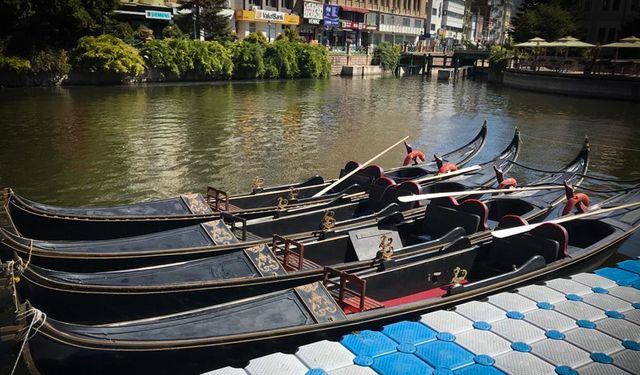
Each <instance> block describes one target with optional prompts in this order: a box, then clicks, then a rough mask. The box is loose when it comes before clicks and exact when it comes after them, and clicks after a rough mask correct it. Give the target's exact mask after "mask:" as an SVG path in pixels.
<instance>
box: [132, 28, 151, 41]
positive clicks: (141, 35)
mask: <svg viewBox="0 0 640 375" xmlns="http://www.w3.org/2000/svg"><path fill="white" fill-rule="evenodd" d="M134 36H135V38H136V39H137V40H141V41H143V42H148V41H150V40H153V30H151V29H150V28H148V27H146V26H144V25H140V26H138V29H137V30H136V32H135V33H134Z"/></svg>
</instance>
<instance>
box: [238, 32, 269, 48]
mask: <svg viewBox="0 0 640 375" xmlns="http://www.w3.org/2000/svg"><path fill="white" fill-rule="evenodd" d="M244 41H245V42H247V43H255V44H259V45H261V46H266V45H267V44H269V42H268V41H267V37H266V36H264V34H263V33H261V32H253V33H251V34H249V35H247V37H246V38H244Z"/></svg>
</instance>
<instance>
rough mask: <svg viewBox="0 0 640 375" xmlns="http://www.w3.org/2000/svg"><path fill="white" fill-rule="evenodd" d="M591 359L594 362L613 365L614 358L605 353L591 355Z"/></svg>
mask: <svg viewBox="0 0 640 375" xmlns="http://www.w3.org/2000/svg"><path fill="white" fill-rule="evenodd" d="M591 359H592V360H593V361H594V362H598V363H604V364H605V365H609V364H612V363H613V358H611V357H609V356H608V355H606V354H604V353H598V352H596V353H591Z"/></svg>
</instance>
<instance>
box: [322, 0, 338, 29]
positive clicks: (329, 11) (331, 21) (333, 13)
mask: <svg viewBox="0 0 640 375" xmlns="http://www.w3.org/2000/svg"><path fill="white" fill-rule="evenodd" d="M339 14H340V6H339V5H331V4H324V25H325V26H334V27H336V26H340V17H339Z"/></svg>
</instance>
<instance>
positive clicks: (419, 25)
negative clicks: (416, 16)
mask: <svg viewBox="0 0 640 375" xmlns="http://www.w3.org/2000/svg"><path fill="white" fill-rule="evenodd" d="M413 27H417V28H419V29H422V20H414V22H413Z"/></svg>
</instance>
